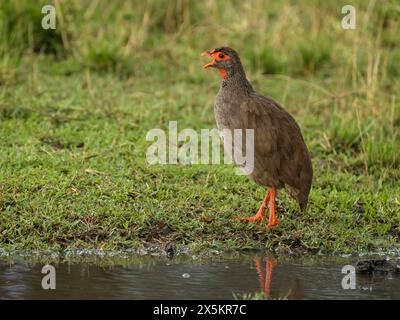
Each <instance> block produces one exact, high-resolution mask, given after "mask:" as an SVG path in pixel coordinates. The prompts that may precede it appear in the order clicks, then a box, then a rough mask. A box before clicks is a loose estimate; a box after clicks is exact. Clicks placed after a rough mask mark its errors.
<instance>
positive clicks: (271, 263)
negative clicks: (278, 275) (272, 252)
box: [264, 257, 276, 297]
mask: <svg viewBox="0 0 400 320" xmlns="http://www.w3.org/2000/svg"><path fill="white" fill-rule="evenodd" d="M275 265H276V262H275V260H274V259H273V258H270V257H267V263H266V266H265V284H264V294H265V296H266V297H269V296H270V294H271V280H272V270H273V269H274V267H275Z"/></svg>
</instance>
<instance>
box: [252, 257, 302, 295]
mask: <svg viewBox="0 0 400 320" xmlns="http://www.w3.org/2000/svg"><path fill="white" fill-rule="evenodd" d="M265 260H266V261H265V272H264V269H263V258H262V257H256V258H255V259H254V261H255V266H256V270H257V276H258V282H259V284H260V289H261V292H262V293H263V295H264V298H266V299H279V298H284V299H285V298H286V299H292V300H301V299H303V297H304V288H303V282H302V280H301V279H299V278H297V277H295V278H291V279H283V281H285V282H287V284H288V285H289V288H287V287H286V286H285V285H284V286H282V287H283V288H284V289H283V292H282V294H280V293H279V292H278V293H277V294H274V295H271V283H272V280H273V275H274V268H275V267H276V266H277V261H276V259H275V258H274V257H271V256H267V257H266V259H265ZM275 273H276V271H275ZM275 277H276V276H275ZM280 280H281V281H282V279H280ZM287 280H289V281H287Z"/></svg>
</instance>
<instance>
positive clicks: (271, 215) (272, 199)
mask: <svg viewBox="0 0 400 320" xmlns="http://www.w3.org/2000/svg"><path fill="white" fill-rule="evenodd" d="M269 194H270V198H269V221H268V226H267V228H272V227H275V226H277V225H278V224H279V220H278V219H277V218H276V216H275V214H276V202H275V199H276V194H277V190H276V188H274V187H272V188H271V189H270V190H269Z"/></svg>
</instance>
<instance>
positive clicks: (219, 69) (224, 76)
mask: <svg viewBox="0 0 400 320" xmlns="http://www.w3.org/2000/svg"><path fill="white" fill-rule="evenodd" d="M218 71H219V73H220V74H221V77H222V79H224V80H226V79H227V78H228V75H227V73H226V70H225V69H224V68H218Z"/></svg>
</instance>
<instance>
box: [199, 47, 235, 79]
mask: <svg viewBox="0 0 400 320" xmlns="http://www.w3.org/2000/svg"><path fill="white" fill-rule="evenodd" d="M202 55H203V56H210V57H212V61H211V62H209V63H207V64H205V65H204V66H203V68H204V69H207V68H217V69H218V70H219V72H220V73H221V76H222V78H223V79H224V80H226V79H227V78H228V77H229V76H230V75H233V74H234V73H235V71H236V70H241V69H242V64H241V62H240V59H239V55H238V54H237V52H236V51H235V50H233V49H231V48H229V47H221V48H215V49H213V50H210V51H209V50H207V51H204V52H203V53H202Z"/></svg>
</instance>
